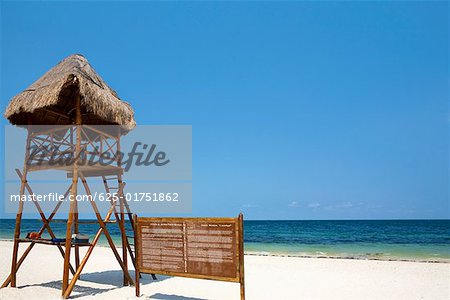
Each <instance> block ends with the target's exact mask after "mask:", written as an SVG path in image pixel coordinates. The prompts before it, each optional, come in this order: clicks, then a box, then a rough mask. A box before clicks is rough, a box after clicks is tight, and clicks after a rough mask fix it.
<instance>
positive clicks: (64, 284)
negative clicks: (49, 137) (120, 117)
mask: <svg viewBox="0 0 450 300" xmlns="http://www.w3.org/2000/svg"><path fill="white" fill-rule="evenodd" d="M75 113H76V115H75V123H76V125H77V130H76V135H77V136H76V145H75V152H74V154H73V155H74V160H73V171H72V174H73V175H72V188H71V191H70V197H71V199H70V200H71V201H70V208H69V217H68V219H67V229H66V243H65V246H66V251H65V255H64V269H63V279H62V295H64V293H65V291H66V289H67V286H68V284H69V265H70V250H71V248H72V223H73V218H74V213H75V201H76V196H77V186H78V159H79V156H80V150H81V99H80V94H79V93H78V92H77V93H76V95H75Z"/></svg>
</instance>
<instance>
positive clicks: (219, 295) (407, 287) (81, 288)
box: [0, 241, 450, 300]
mask: <svg viewBox="0 0 450 300" xmlns="http://www.w3.org/2000/svg"><path fill="white" fill-rule="evenodd" d="M25 247H26V245H22V246H21V248H22V250H24V249H25ZM11 252H12V242H6V241H0V280H1V281H2V282H3V280H4V279H5V278H6V277H7V275H8V274H9V271H10V264H11ZM61 276H62V257H61V255H60V253H59V251H58V250H57V248H56V247H52V246H47V245H36V246H35V248H34V249H33V250H32V252H31V253H30V255H29V256H28V258H27V260H25V262H24V264H23V265H22V267H21V268H20V270H19V272H18V277H17V285H18V288H4V289H1V290H0V299H2V300H3V299H27V300H29V299H39V300H44V299H58V298H60V287H61ZM132 276H134V273H133V272H132ZM245 279H246V292H247V293H246V296H247V299H258V300H259V299H276V300H278V299H358V300H359V299H402V300H404V299H432V300H439V299H443V300H444V299H450V264H448V263H420V262H397V261H396V262H392V261H369V260H348V259H326V258H292V257H262V256H248V255H247V256H246V257H245ZM121 282H122V274H121V271H120V268H119V266H118V263H117V262H116V261H115V258H114V256H113V254H112V252H111V250H110V249H109V248H103V247H97V248H95V249H94V252H93V254H92V256H91V258H90V260H89V262H88V264H87V266H86V268H85V270H84V272H83V275H82V280H79V281H78V282H77V286H76V287H75V289H74V292H73V293H72V298H77V299H86V298H94V297H95V298H98V299H130V298H131V299H136V298H135V297H134V287H122V286H121ZM141 293H142V297H141V298H140V299H165V300H199V299H227V300H229V299H239V285H238V284H236V283H227V282H220V281H210V280H200V279H189V278H175V277H164V276H158V281H156V282H155V281H152V280H151V277H150V275H143V279H142V285H141Z"/></svg>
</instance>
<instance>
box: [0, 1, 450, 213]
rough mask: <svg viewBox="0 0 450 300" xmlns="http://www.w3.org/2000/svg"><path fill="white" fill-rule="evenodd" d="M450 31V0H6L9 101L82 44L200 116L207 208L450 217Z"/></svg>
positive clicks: (142, 112) (127, 87)
mask: <svg viewBox="0 0 450 300" xmlns="http://www.w3.org/2000/svg"><path fill="white" fill-rule="evenodd" d="M449 36H450V34H449V4H448V2H389V3H388V2H351V3H347V2H345V3H343V2H317V3H311V2H220V3H216V2H183V3H181V2H167V3H162V2H154V3H149V2H109V3H105V2H80V3H62V2H39V3H30V2H1V95H0V97H1V109H2V111H4V109H5V107H6V105H7V103H8V101H9V99H10V98H11V97H12V96H14V95H15V94H17V93H19V92H20V91H21V90H23V89H24V88H26V87H27V86H28V85H29V84H31V83H32V82H33V81H35V80H36V79H37V78H38V77H39V76H41V75H42V74H43V73H44V72H45V71H47V70H48V69H50V68H51V67H52V66H54V65H55V64H56V63H57V62H58V61H60V60H61V59H63V58H64V57H66V56H68V55H70V54H72V53H82V54H83V55H85V56H86V57H87V58H88V60H89V61H90V63H91V64H92V65H93V66H94V68H95V69H96V70H97V72H98V73H99V74H100V75H101V76H102V77H103V78H104V79H105V80H106V81H107V82H108V83H109V84H110V86H112V87H113V88H114V89H115V90H116V91H117V92H118V93H119V95H120V96H121V98H123V99H124V100H126V101H129V102H130V103H131V104H132V105H133V107H134V108H135V111H136V120H137V122H138V123H139V124H165V125H168V124H169V125H170V124H191V125H192V130H193V201H194V202H193V214H192V215H198V216H205V215H208V216H233V215H236V214H237V213H238V212H239V211H243V212H244V213H245V215H246V218H248V219H365V218H371V219H374V218H375V219H380V218H448V217H449V216H450V211H449V188H448V186H449V174H448V169H449V148H448V141H449V131H448V130H449V114H448V100H449V82H450V76H449ZM2 124H7V121H6V120H4V119H2ZM2 141H3V137H2ZM2 168H3V167H2ZM2 194H3V193H2Z"/></svg>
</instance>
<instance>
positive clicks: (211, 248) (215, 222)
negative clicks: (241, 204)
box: [134, 214, 245, 300]
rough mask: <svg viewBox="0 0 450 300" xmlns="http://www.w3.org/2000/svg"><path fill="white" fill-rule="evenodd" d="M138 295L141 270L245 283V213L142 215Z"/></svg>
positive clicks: (138, 232) (138, 229)
mask: <svg viewBox="0 0 450 300" xmlns="http://www.w3.org/2000/svg"><path fill="white" fill-rule="evenodd" d="M134 225H135V229H136V235H135V243H134V244H135V248H136V268H137V270H136V296H138V297H139V296H140V289H139V277H140V273H149V274H161V275H168V276H181V277H190V278H199V279H210V280H221V281H229V282H237V283H239V284H240V295H241V297H240V298H241V300H244V299H245V286H244V239H243V237H244V233H243V216H242V214H239V216H238V217H237V218H138V217H136V216H135V217H134Z"/></svg>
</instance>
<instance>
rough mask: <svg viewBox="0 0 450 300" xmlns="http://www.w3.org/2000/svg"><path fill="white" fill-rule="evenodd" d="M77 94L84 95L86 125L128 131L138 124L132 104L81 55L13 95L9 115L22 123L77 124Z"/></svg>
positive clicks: (11, 120) (82, 101)
mask: <svg viewBox="0 0 450 300" xmlns="http://www.w3.org/2000/svg"><path fill="white" fill-rule="evenodd" d="M76 94H79V96H80V98H81V107H82V108H81V110H82V111H81V112H82V124H89V125H120V126H121V127H122V128H123V130H124V133H126V132H127V131H129V130H132V129H133V128H134V127H135V126H136V122H135V120H134V111H133V109H132V108H131V106H130V104H128V103H127V102H124V101H122V100H121V99H120V98H119V96H118V95H117V94H116V92H115V91H114V90H112V89H111V88H110V87H109V86H108V85H107V84H106V83H105V82H104V81H103V80H102V78H101V77H100V76H99V75H98V74H97V73H96V72H95V70H94V69H93V68H92V67H91V65H90V64H89V62H88V61H87V59H86V58H84V57H83V56H82V55H79V54H74V55H71V56H69V57H67V58H66V59H64V60H63V61H61V62H60V63H59V64H58V65H56V66H55V67H53V68H52V69H51V70H49V71H48V72H47V73H45V74H44V75H43V76H42V77H41V78H39V79H38V80H37V81H36V82H35V83H33V84H32V85H31V86H29V87H28V88H27V89H25V90H24V91H23V92H21V93H20V94H18V95H16V96H15V97H13V98H12V99H11V102H10V103H9V105H8V107H7V108H6V111H5V117H6V118H7V119H8V120H9V122H11V123H12V124H14V125H18V126H25V125H28V124H33V125H69V124H73V123H74V117H75V112H74V111H75V109H74V107H75V105H74V104H75V96H74V95H76Z"/></svg>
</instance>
